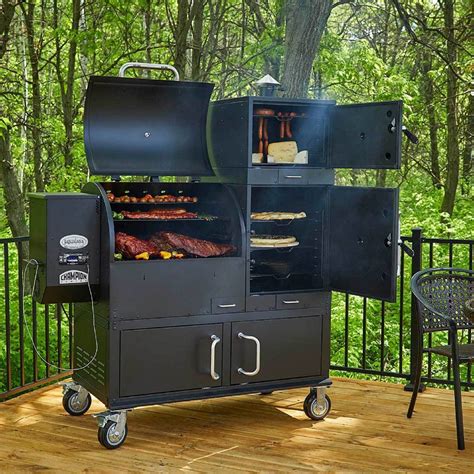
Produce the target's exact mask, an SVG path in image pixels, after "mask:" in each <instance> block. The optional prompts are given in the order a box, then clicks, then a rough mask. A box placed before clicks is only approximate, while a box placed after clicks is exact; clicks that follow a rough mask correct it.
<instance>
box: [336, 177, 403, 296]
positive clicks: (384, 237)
mask: <svg viewBox="0 0 474 474" xmlns="http://www.w3.org/2000/svg"><path fill="white" fill-rule="evenodd" d="M397 238H398V189H390V188H352V187H338V186H335V187H332V188H330V189H329V239H328V246H329V252H328V254H327V265H328V268H329V276H330V284H331V288H332V289H333V290H338V291H344V292H347V293H352V294H355V295H362V296H368V297H370V298H378V299H383V300H389V301H395V296H396V294H395V293H396V284H397V281H396V279H397V248H398V242H397Z"/></svg>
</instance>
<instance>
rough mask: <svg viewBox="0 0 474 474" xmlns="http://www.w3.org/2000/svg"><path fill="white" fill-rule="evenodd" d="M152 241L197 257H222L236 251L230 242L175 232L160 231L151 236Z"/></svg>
mask: <svg viewBox="0 0 474 474" xmlns="http://www.w3.org/2000/svg"><path fill="white" fill-rule="evenodd" d="M151 242H153V243H154V244H156V245H157V246H159V247H160V248H162V247H163V245H169V246H171V247H172V248H174V249H180V250H184V251H185V252H186V253H188V254H190V255H195V256H197V257H220V256H223V255H228V254H230V253H232V252H235V250H236V249H235V247H234V246H233V245H230V244H216V243H214V242H209V241H208V240H201V239H195V238H193V237H188V236H187V235H182V234H176V233H175V232H158V234H155V235H154V236H153V237H152V238H151Z"/></svg>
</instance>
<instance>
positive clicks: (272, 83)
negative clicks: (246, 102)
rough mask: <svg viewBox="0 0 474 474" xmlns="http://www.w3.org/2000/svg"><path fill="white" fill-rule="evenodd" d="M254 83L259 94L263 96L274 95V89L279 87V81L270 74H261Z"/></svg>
mask: <svg viewBox="0 0 474 474" xmlns="http://www.w3.org/2000/svg"><path fill="white" fill-rule="evenodd" d="M255 84H256V86H257V87H258V89H259V92H260V94H259V95H261V96H263V97H273V96H274V95H275V91H276V90H277V89H279V88H280V83H279V82H278V81H277V80H276V79H274V78H273V77H272V76H270V74H267V75H266V76H263V77H262V78H261V79H259V80H258V81H257V82H255Z"/></svg>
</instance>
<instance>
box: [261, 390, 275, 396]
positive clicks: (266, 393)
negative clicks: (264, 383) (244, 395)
mask: <svg viewBox="0 0 474 474" xmlns="http://www.w3.org/2000/svg"><path fill="white" fill-rule="evenodd" d="M272 393H273V390H265V391H263V392H260V395H271V394H272Z"/></svg>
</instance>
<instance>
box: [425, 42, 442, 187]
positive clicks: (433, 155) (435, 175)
mask: <svg viewBox="0 0 474 474" xmlns="http://www.w3.org/2000/svg"><path fill="white" fill-rule="evenodd" d="M431 57H432V56H431V54H430V53H429V52H428V51H423V53H422V59H421V61H422V63H421V72H422V74H421V80H422V87H421V89H422V90H421V92H422V94H423V98H424V102H425V104H426V112H427V114H428V127H429V132H430V163H431V166H430V168H431V181H432V183H433V186H435V187H437V188H440V187H441V171H440V168H439V149H438V122H437V119H436V107H435V105H434V102H435V95H434V84H433V79H432V78H431V76H430V74H429V73H430V71H431V68H432V64H431Z"/></svg>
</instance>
